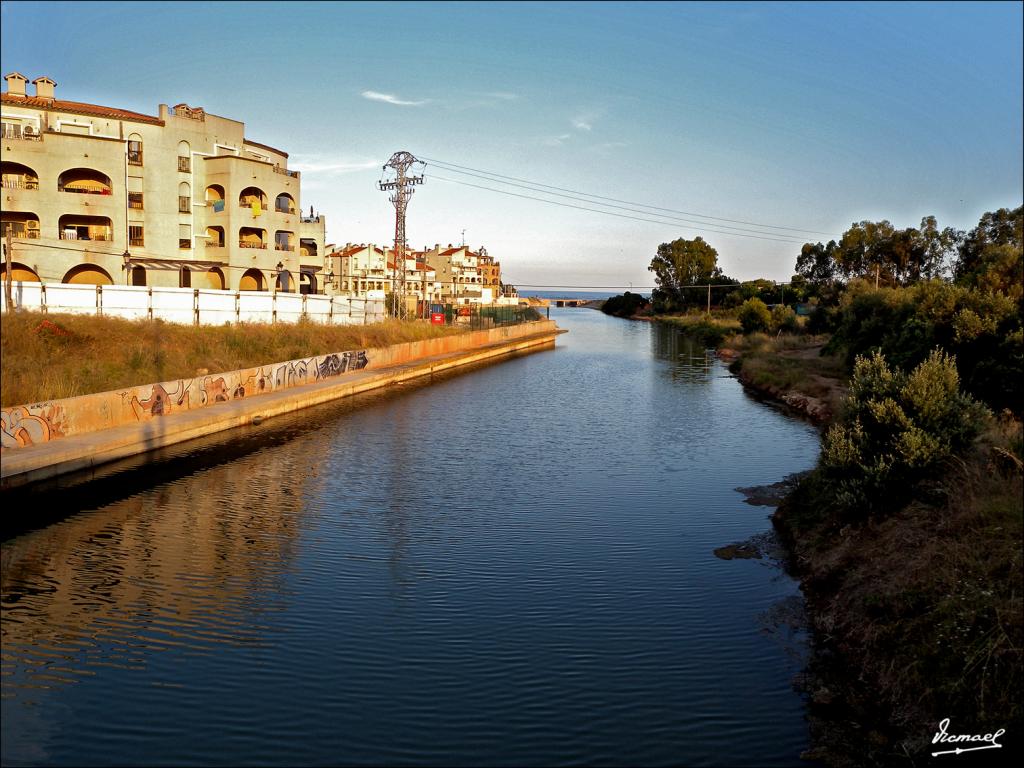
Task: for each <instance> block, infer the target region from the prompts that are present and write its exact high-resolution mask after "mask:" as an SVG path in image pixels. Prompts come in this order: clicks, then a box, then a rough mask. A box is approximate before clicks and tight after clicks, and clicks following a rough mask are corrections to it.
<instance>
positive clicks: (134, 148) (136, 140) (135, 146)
mask: <svg viewBox="0 0 1024 768" xmlns="http://www.w3.org/2000/svg"><path fill="white" fill-rule="evenodd" d="M128 165H142V137H141V136H139V134H137V133H133V134H130V135H129V136H128Z"/></svg>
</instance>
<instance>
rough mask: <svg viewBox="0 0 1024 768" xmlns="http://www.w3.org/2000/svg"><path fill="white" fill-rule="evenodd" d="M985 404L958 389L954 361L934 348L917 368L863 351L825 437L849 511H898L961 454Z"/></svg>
mask: <svg viewBox="0 0 1024 768" xmlns="http://www.w3.org/2000/svg"><path fill="white" fill-rule="evenodd" d="M985 422H986V409H985V408H984V407H982V406H980V405H979V404H978V403H976V402H975V401H974V400H972V399H971V398H970V397H969V396H967V395H964V394H962V393H961V392H960V378H959V375H958V374H957V369H956V361H955V359H954V358H952V357H951V356H949V355H946V354H945V353H944V352H942V351H941V350H938V349H936V350H933V351H932V353H931V354H930V355H929V356H928V358H927V359H926V360H925V361H924V362H923V363H921V364H920V365H918V366H917V367H916V368H915V369H914V370H913V371H912V372H911V373H909V374H907V373H904V372H902V371H900V370H894V369H892V368H890V367H889V365H888V363H887V362H886V360H885V357H884V356H883V355H882V354H881V353H879V352H876V353H875V354H874V355H872V356H871V357H867V358H866V357H859V358H857V361H856V363H855V365H854V371H853V378H852V379H851V381H850V394H849V397H848V398H847V399H846V401H845V402H844V407H843V415H842V420H841V421H840V422H839V423H838V424H835V425H833V426H832V427H831V428H830V429H829V430H828V432H827V433H826V434H825V437H824V439H823V441H822V452H821V469H822V473H823V475H824V479H825V480H826V481H827V482H828V483H829V484H830V485H832V487H833V492H834V495H835V498H836V499H837V501H838V504H839V506H840V508H841V509H842V510H843V511H844V512H845V513H846V514H847V516H851V515H852V516H855V517H862V516H867V515H872V514H875V513H878V512H879V511H881V510H883V509H889V510H896V509H899V508H900V507H901V506H902V505H903V503H905V502H906V501H908V500H909V499H910V497H911V495H912V494H913V492H914V491H915V489H918V488H919V487H920V484H921V483H922V481H925V480H928V479H930V478H933V477H935V476H936V475H937V473H938V472H939V471H940V469H941V468H942V467H943V465H944V463H945V462H947V461H948V460H949V459H950V458H951V457H953V456H956V455H957V454H960V453H963V452H964V451H965V450H966V449H967V448H968V447H969V446H970V444H971V442H972V441H973V439H974V438H975V437H976V436H977V435H978V433H979V432H980V431H981V429H982V427H983V426H984V424H985Z"/></svg>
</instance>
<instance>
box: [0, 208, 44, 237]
mask: <svg viewBox="0 0 1024 768" xmlns="http://www.w3.org/2000/svg"><path fill="white" fill-rule="evenodd" d="M8 228H10V230H11V237H19V238H24V239H28V240H38V239H39V217H38V216H36V214H34V213H27V212H25V213H23V212H20V211H4V212H3V213H2V214H0V237H6V236H7V229H8Z"/></svg>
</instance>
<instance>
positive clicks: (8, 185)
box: [3, 177, 39, 189]
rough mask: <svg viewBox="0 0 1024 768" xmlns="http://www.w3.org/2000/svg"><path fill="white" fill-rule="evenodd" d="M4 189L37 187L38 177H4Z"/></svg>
mask: <svg viewBox="0 0 1024 768" xmlns="http://www.w3.org/2000/svg"><path fill="white" fill-rule="evenodd" d="M3 188H4V189H39V179H28V178H17V177H15V178H5V179H4V180H3Z"/></svg>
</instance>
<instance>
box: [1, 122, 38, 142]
mask: <svg viewBox="0 0 1024 768" xmlns="http://www.w3.org/2000/svg"><path fill="white" fill-rule="evenodd" d="M2 126H3V131H2V132H3V138H5V139H20V140H21V141H42V138H43V137H42V136H40V135H39V133H37V132H36V129H35V128H33V127H32V126H31V125H15V124H14V123H3V124H2Z"/></svg>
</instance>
